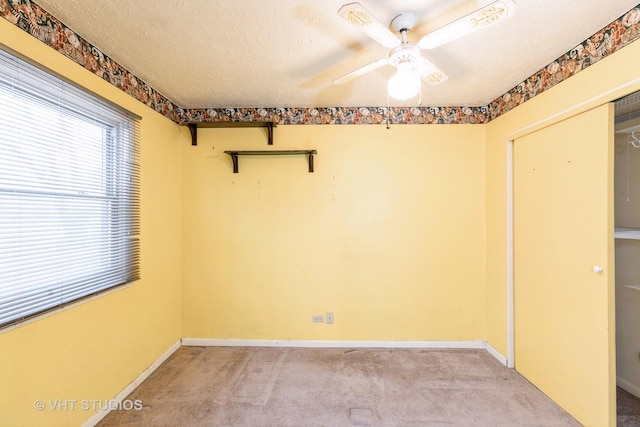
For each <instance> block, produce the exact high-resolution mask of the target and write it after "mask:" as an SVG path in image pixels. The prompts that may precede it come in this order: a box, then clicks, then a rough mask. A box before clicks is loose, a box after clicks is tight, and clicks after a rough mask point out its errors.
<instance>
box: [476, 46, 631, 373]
mask: <svg viewBox="0 0 640 427" xmlns="http://www.w3.org/2000/svg"><path fill="white" fill-rule="evenodd" d="M638 67H640V41H636V42H634V43H632V44H630V45H628V46H626V47H625V48H623V49H621V50H619V51H618V52H616V53H614V54H613V55H611V56H609V57H608V58H606V59H604V60H602V61H599V62H598V63H596V64H594V65H592V66H590V67H589V68H587V69H586V70H584V71H582V72H580V73H578V74H576V75H575V76H573V77H571V78H569V79H568V80H566V81H564V82H563V83H561V84H559V85H557V86H555V87H553V88H551V89H550V90H548V91H546V92H544V93H542V94H540V95H538V96H536V97H535V98H533V99H531V100H529V101H527V102H526V103H524V104H523V105H521V106H519V107H517V108H515V109H514V110H512V111H510V112H509V113H507V114H505V115H503V116H501V117H499V118H497V119H496V120H493V121H491V122H490V123H489V124H488V125H487V126H486V144H487V147H486V158H485V161H486V170H487V175H486V200H487V203H486V207H487V212H486V217H487V226H486V233H487V236H488V238H487V251H486V255H487V265H486V271H487V277H486V289H487V305H486V313H487V319H486V324H487V342H488V343H489V344H491V345H492V346H493V347H494V348H495V349H497V350H498V351H499V352H500V353H502V354H504V355H506V354H507V339H506V337H507V316H506V311H507V305H506V301H507V263H506V257H507V233H506V229H507V228H506V221H507V216H506V211H507V197H506V194H507V191H506V186H507V162H506V158H507V151H506V147H507V140H509V139H514V138H515V137H517V136H522V135H525V134H527V133H529V132H531V131H532V130H534V129H536V128H539V127H540V126H543V125H544V124H545V123H546V124H548V123H551V122H554V121H557V120H559V119H561V118H566V117H570V116H574V115H576V114H578V113H579V112H582V111H586V110H587V109H589V108H593V107H595V106H597V105H602V104H604V103H606V102H609V101H612V100H615V99H617V98H620V97H622V96H624V95H627V94H629V93H632V92H634V91H637V90H639V89H640V77H639V76H638V71H637V70H638ZM551 154H552V153H550V155H551ZM516 363H517V362H516Z"/></svg>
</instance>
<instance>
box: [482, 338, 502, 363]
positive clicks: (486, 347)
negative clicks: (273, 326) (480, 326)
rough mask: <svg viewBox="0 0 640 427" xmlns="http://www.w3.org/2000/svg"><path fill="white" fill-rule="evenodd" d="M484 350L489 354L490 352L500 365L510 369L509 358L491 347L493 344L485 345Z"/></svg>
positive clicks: (486, 343)
mask: <svg viewBox="0 0 640 427" xmlns="http://www.w3.org/2000/svg"><path fill="white" fill-rule="evenodd" d="M484 348H485V350H487V352H489V354H490V355H492V356H493V357H495V358H496V360H497V361H498V362H500V363H502V364H503V365H504V366H507V367H508V364H507V358H506V357H504V356H503V355H502V354H501V353H500V352H499V351H498V350H496V349H495V348H493V347H492V346H491V344H489V343H488V342H485V343H484Z"/></svg>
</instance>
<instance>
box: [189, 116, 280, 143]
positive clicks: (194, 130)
mask: <svg viewBox="0 0 640 427" xmlns="http://www.w3.org/2000/svg"><path fill="white" fill-rule="evenodd" d="M185 125H186V126H188V127H189V132H191V145H198V129H199V128H256V127H257V128H266V129H267V145H273V128H274V127H276V125H275V124H274V123H273V122H199V123H185Z"/></svg>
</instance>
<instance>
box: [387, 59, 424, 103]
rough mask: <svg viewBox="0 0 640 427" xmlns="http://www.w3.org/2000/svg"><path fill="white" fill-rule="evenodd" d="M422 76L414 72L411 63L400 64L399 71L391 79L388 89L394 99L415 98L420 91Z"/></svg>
mask: <svg viewBox="0 0 640 427" xmlns="http://www.w3.org/2000/svg"><path fill="white" fill-rule="evenodd" d="M421 84H422V83H421V82H420V76H418V74H417V73H415V72H414V70H413V67H412V66H411V64H410V63H403V64H399V65H398V71H397V72H396V74H395V75H394V76H393V77H391V78H390V79H389V82H388V83H387V90H388V91H389V96H390V97H392V98H394V99H399V100H405V99H409V98H413V97H414V96H416V95H417V94H418V92H420V86H421Z"/></svg>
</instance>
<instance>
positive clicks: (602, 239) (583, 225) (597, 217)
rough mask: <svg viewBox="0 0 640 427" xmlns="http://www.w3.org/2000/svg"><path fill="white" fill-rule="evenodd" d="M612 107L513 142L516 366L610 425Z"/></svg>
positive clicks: (580, 415) (565, 403)
mask: <svg viewBox="0 0 640 427" xmlns="http://www.w3.org/2000/svg"><path fill="white" fill-rule="evenodd" d="M613 135H614V134H613V105H604V106H601V107H598V108H595V109H593V110H590V111H587V112H585V113H582V114H580V115H577V116H574V117H571V118H569V119H566V120H564V121H561V122H558V123H556V124H553V125H551V126H548V127H546V128H543V129H541V130H538V131H535V132H533V133H531V134H529V135H527V136H524V137H522V138H519V139H517V140H515V142H514V152H513V153H514V154H513V155H514V159H513V160H514V299H515V300H514V328H515V367H516V370H518V371H519V372H520V373H522V374H523V375H524V376H525V377H526V378H527V379H529V381H531V382H532V383H533V384H535V385H536V386H537V387H538V388H540V389H541V390H542V391H543V392H544V393H546V394H547V395H548V396H550V397H551V398H552V399H553V400H555V401H556V402H557V403H558V404H559V405H560V406H562V407H563V408H564V409H565V410H567V411H568V412H569V413H570V414H571V415H573V416H574V417H575V418H576V419H577V420H578V421H580V422H581V423H582V424H584V425H589V426H607V425H611V426H615V422H616V419H615V416H616V414H615V330H614V327H615V318H614V316H615V315H614V310H615V306H614V279H613V278H614V264H613V143H614V142H613Z"/></svg>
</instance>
